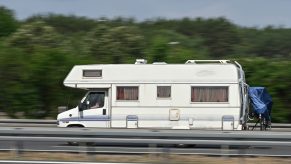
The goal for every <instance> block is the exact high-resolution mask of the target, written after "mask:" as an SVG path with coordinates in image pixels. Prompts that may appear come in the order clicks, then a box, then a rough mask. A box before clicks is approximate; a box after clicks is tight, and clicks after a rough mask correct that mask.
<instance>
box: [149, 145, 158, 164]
mask: <svg viewBox="0 0 291 164" xmlns="http://www.w3.org/2000/svg"><path fill="white" fill-rule="evenodd" d="M156 148H157V144H149V155H148V157H149V161H150V162H153V161H155V160H156V159H157V154H156V153H153V152H154V151H155V149H156Z"/></svg>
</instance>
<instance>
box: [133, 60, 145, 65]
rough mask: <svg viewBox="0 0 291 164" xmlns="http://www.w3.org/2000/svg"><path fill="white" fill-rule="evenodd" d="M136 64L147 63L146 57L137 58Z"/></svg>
mask: <svg viewBox="0 0 291 164" xmlns="http://www.w3.org/2000/svg"><path fill="white" fill-rule="evenodd" d="M134 64H147V60H146V59H136V60H135V63H134Z"/></svg>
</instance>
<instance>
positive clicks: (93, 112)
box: [79, 91, 110, 127]
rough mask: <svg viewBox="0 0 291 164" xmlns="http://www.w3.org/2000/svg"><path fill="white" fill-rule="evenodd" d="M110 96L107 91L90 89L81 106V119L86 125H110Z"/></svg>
mask: <svg viewBox="0 0 291 164" xmlns="http://www.w3.org/2000/svg"><path fill="white" fill-rule="evenodd" d="M107 101H108V96H107V92H106V91H90V92H89V93H88V94H87V96H86V98H85V99H84V101H83V102H82V103H81V105H80V106H81V108H80V107H79V112H80V118H79V120H80V121H81V122H82V123H83V124H84V125H85V126H86V127H108V125H109V121H110V118H109V114H108V102H107Z"/></svg>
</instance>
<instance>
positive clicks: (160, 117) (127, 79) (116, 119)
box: [57, 59, 248, 130]
mask: <svg viewBox="0 0 291 164" xmlns="http://www.w3.org/2000/svg"><path fill="white" fill-rule="evenodd" d="M64 85H65V86H67V87H72V88H80V89H86V90H88V93H87V94H86V95H85V96H84V98H83V99H82V100H81V102H80V104H79V105H78V106H77V107H76V108H73V109H70V110H68V111H65V112H62V113H60V114H59V115H58V118H57V120H58V126H59V127H72V126H79V127H99V128H160V129H222V130H242V129H244V128H245V125H246V119H247V117H246V116H247V112H248V111H247V110H248V109H247V99H248V98H247V93H245V92H246V87H247V85H246V84H245V78H244V72H243V70H242V68H241V66H240V65H239V63H237V62H230V61H228V60H188V61H187V62H186V63H185V64H166V63H164V62H163V63H153V64H146V60H143V59H138V60H137V61H136V63H135V64H104V65H77V66H74V67H73V69H72V70H71V71H70V73H69V74H68V76H67V77H66V79H65V80H64Z"/></svg>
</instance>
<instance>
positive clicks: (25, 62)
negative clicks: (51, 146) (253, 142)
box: [0, 0, 291, 123]
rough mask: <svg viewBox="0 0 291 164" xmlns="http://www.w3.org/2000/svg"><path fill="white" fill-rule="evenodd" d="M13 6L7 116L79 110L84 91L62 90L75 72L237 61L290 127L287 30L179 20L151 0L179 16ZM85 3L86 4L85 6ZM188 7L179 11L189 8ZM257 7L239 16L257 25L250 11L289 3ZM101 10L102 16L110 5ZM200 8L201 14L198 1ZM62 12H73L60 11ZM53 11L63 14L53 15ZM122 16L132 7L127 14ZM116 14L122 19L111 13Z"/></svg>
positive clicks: (290, 42) (4, 41) (1, 5)
mask: <svg viewBox="0 0 291 164" xmlns="http://www.w3.org/2000/svg"><path fill="white" fill-rule="evenodd" d="M10 2H12V3H10ZM10 2H9V1H5V0H4V1H1V0H0V112H1V114H2V117H4V116H5V117H9V118H37V119H42V118H46V119H55V118H56V115H57V107H58V106H61V105H65V106H66V105H67V106H69V107H74V106H76V105H77V104H78V101H79V100H80V98H81V97H82V96H83V95H84V93H85V91H82V90H76V89H70V88H65V87H64V86H63V80H64V78H65V77H66V75H67V74H68V72H69V71H70V69H71V68H72V67H73V66H74V65H78V64H101V63H102V64H103V63H104V64H105V63H134V61H135V59H137V58H144V59H147V60H148V61H149V63H151V62H154V61H155V62H161V61H165V62H167V63H184V62H185V61H187V60H188V59H197V60H198V59H203V60H205V59H229V60H237V61H238V62H239V63H240V64H241V65H242V66H243V68H244V70H245V72H246V79H247V83H248V84H249V85H251V86H264V87H267V89H268V91H269V93H270V94H271V95H272V97H273V101H274V106H273V110H272V112H273V113H272V122H278V123H279V122H280V123H290V122H291V103H290V102H291V92H290V88H291V60H290V59H291V27H290V25H288V24H286V26H284V24H280V22H279V24H269V22H268V21H266V22H263V23H257V24H256V23H254V24H252V23H249V24H248V23H247V21H245V22H242V23H241V24H239V23H236V22H239V21H234V19H235V18H231V19H230V18H229V17H228V16H227V14H226V13H227V12H222V14H221V15H217V14H216V13H214V14H212V15H211V14H209V13H207V12H206V10H205V11H204V13H206V14H204V15H203V12H202V14H200V15H199V14H198V15H194V16H192V15H191V14H190V15H189V16H187V14H186V15H181V16H178V14H177V15H175V12H176V11H171V8H167V9H165V8H164V7H163V8H159V6H158V4H159V3H160V2H159V3H154V2H153V1H150V2H152V4H151V5H152V6H151V7H152V8H155V9H156V10H160V9H162V10H167V11H169V13H172V15H174V16H172V17H171V16H170V15H165V16H163V15H159V14H157V15H149V16H148V18H147V17H146V16H145V17H142V16H137V15H134V14H131V13H129V14H122V13H121V14H118V9H116V6H118V4H119V3H120V2H118V3H117V4H116V3H115V2H117V1H112V0H110V2H109V4H106V5H105V7H104V8H106V7H107V8H108V11H103V14H102V12H101V14H99V15H95V16H92V15H86V14H78V6H77V4H74V3H75V2H76V1H74V3H73V2H65V1H62V2H59V3H57V4H56V5H53V2H56V1H54V0H53V1H43V0H42V1H39V2H36V1H31V0H29V1H22V2H20V1H10ZM14 2H15V4H16V5H15V4H13V3H14ZM30 2H32V3H30ZM34 2H35V3H36V4H37V3H41V2H42V3H43V2H49V3H51V5H46V3H43V4H39V5H40V6H42V8H44V9H46V10H44V11H43V12H41V11H36V10H35V9H39V10H41V9H42V8H41V7H38V6H34V5H35V4H34ZM79 2H80V1H79ZM88 2H89V1H82V3H83V4H84V3H85V4H86V3H88ZM127 2H128V0H127V1H124V4H123V5H124V6H128V7H129V8H128V10H131V9H132V8H133V9H134V11H135V12H137V13H138V12H144V13H145V12H147V11H145V10H141V9H142V5H143V4H140V6H139V7H140V8H138V7H137V8H134V7H130V5H129V4H126V3H127ZM131 2H132V1H131ZM142 2H143V3H145V1H142ZM161 2H163V3H162V5H164V6H167V5H174V6H172V8H175V4H174V3H172V2H173V1H170V3H169V4H167V2H166V1H163V0H162V1H161ZM185 2H189V1H185ZM185 2H184V1H183V3H182V2H180V4H183V5H184V6H187V5H188V4H187V3H185ZM224 2H225V1H219V2H218V3H219V4H224ZM256 2H259V3H257V6H256V8H254V6H253V5H252V4H251V3H250V4H245V7H246V8H242V9H240V8H239V4H238V5H237V7H238V9H240V10H242V11H241V12H243V14H246V15H247V14H249V18H251V17H255V19H257V20H258V22H260V21H261V20H259V17H258V15H251V13H248V10H247V8H248V6H249V7H250V11H255V10H260V11H264V10H266V12H268V9H270V10H269V12H271V13H275V12H276V11H278V12H281V11H285V8H284V6H285V5H284V4H282V6H283V8H272V7H273V6H272V5H271V6H269V8H267V9H263V7H262V8H260V7H259V5H260V3H262V5H263V6H264V2H266V1H256ZM280 2H281V1H280ZM20 3H22V4H23V5H20ZM65 3H67V4H65ZM70 3H72V4H70ZM96 3H97V6H98V9H97V6H96V13H97V12H98V11H99V12H100V10H101V9H100V8H102V3H105V2H102V1H96ZM135 3H138V2H135ZM192 3H193V2H192ZM194 3H195V1H194ZM276 3H277V2H276ZM278 3H279V2H278ZM69 4H70V5H69ZM196 4H197V6H198V7H199V4H200V2H198V3H196ZM59 5H60V6H61V7H60V6H59ZM66 5H67V7H64V6H66ZM194 5H195V4H194ZM206 5H207V4H206ZM62 6H63V8H66V9H68V8H69V9H70V11H66V12H64V13H62V12H60V10H62ZM72 6H73V7H72ZM90 6H91V7H90ZM92 6H93V8H94V5H90V4H87V7H88V10H89V9H90V8H92ZM100 6H101V7H100ZM189 6H190V7H189V9H184V8H181V12H183V11H184V10H191V5H189ZM177 7H179V6H177ZM265 7H266V6H265ZM50 8H51V10H49V9H50ZM53 8H55V9H58V11H56V12H54V10H53ZM130 8H131V9H130ZM145 8H146V6H145ZM109 9H112V11H110V10H109ZM124 10H127V8H126V7H124ZM139 10H140V11H139ZM193 10H195V9H194V8H193ZM200 10H201V9H200ZM209 10H211V8H210V9H209ZM213 10H215V8H214V9H213ZM233 10H235V9H233ZM29 11H31V13H30V12H29ZM113 11H115V13H117V14H116V15H107V14H106V13H112V12H113ZM195 11H196V10H195ZM272 11H273V12H272ZM286 11H287V10H286ZM91 12H93V13H94V11H91ZM17 13H18V14H17ZM113 13H114V12H113ZM149 13H153V12H150V11H149ZM25 14H26V15H25ZM224 14H226V16H225V15H224ZM258 14H264V12H258ZM283 15H284V18H285V17H288V16H290V15H291V14H289V13H287V12H286V13H284V12H283ZM264 16H265V17H263V18H264V20H265V19H267V20H268V18H270V19H271V18H272V19H273V20H280V19H277V18H280V17H279V16H277V15H275V14H274V15H273V16H274V17H272V16H269V15H264ZM275 16H276V17H275ZM289 18H290V17H289ZM271 23H272V22H271ZM283 23H284V21H283ZM289 23H290V22H289Z"/></svg>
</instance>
